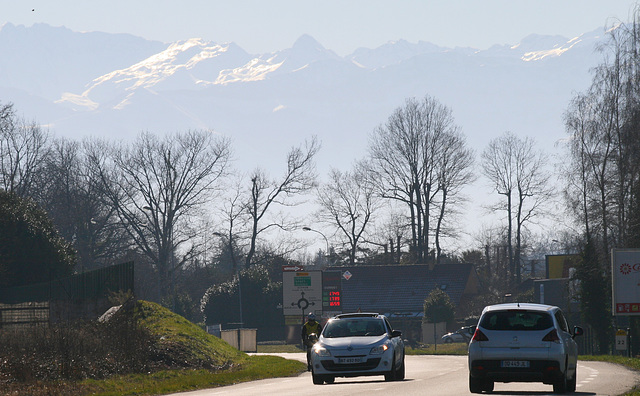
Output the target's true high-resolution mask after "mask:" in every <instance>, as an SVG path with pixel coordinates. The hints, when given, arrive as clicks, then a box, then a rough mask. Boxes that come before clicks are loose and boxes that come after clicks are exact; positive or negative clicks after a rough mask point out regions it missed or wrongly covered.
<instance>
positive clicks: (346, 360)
mask: <svg viewBox="0 0 640 396" xmlns="http://www.w3.org/2000/svg"><path fill="white" fill-rule="evenodd" d="M338 363H340V364H353V363H362V358H361V357H346V358H338Z"/></svg>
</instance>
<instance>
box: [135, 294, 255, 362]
mask: <svg viewBox="0 0 640 396" xmlns="http://www.w3.org/2000/svg"><path fill="white" fill-rule="evenodd" d="M132 312H133V319H134V320H135V322H136V323H138V324H139V325H140V326H141V327H143V328H145V329H147V330H148V331H149V332H150V334H151V337H152V339H153V340H154V343H153V351H152V352H153V354H154V356H153V358H154V360H156V361H161V362H163V363H164V364H166V365H167V366H169V367H192V368H196V367H197V368H209V369H225V368H231V367H234V366H236V365H237V364H239V363H240V362H242V361H243V360H244V359H245V358H246V354H244V353H242V352H240V351H238V350H237V349H235V348H233V347H231V346H230V345H229V344H227V343H226V342H224V341H222V340H221V339H219V338H217V337H215V336H212V335H210V334H207V333H206V332H205V331H203V330H202V329H201V328H200V327H198V326H196V325H195V324H193V323H191V322H189V321H188V320H187V319H185V318H184V317H182V316H180V315H177V314H174V313H173V312H171V311H169V310H168V309H166V308H164V307H162V306H161V305H158V304H156V303H152V302H148V301H138V302H136V303H135V306H134V307H133V310H132Z"/></svg>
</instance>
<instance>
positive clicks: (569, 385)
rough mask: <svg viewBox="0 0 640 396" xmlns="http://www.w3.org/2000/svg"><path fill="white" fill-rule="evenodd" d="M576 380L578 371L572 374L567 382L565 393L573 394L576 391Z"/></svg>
mask: <svg viewBox="0 0 640 396" xmlns="http://www.w3.org/2000/svg"><path fill="white" fill-rule="evenodd" d="M576 378H578V369H577V368H576V371H575V372H574V373H573V378H571V379H570V380H569V381H567V392H575V391H576Z"/></svg>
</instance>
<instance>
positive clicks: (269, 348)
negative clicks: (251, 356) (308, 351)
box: [257, 344, 304, 353]
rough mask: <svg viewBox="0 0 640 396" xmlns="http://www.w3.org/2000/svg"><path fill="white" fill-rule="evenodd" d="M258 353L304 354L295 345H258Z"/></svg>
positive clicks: (298, 346) (302, 350)
mask: <svg viewBox="0 0 640 396" xmlns="http://www.w3.org/2000/svg"><path fill="white" fill-rule="evenodd" d="M257 352H258V353H304V349H302V348H301V347H300V345H298V344H296V345H293V344H276V345H260V344H258V350H257Z"/></svg>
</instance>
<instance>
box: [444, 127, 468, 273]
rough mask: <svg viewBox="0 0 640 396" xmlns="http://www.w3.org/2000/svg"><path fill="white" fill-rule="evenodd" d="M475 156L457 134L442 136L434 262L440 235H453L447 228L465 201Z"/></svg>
mask: <svg viewBox="0 0 640 396" xmlns="http://www.w3.org/2000/svg"><path fill="white" fill-rule="evenodd" d="M474 156H475V154H474V152H473V150H471V149H469V148H468V147H467V144H466V139H465V138H464V136H463V135H462V134H461V133H459V132H458V131H457V130H456V131H451V132H449V133H447V134H446V135H445V136H444V144H443V145H442V154H441V156H440V158H441V160H440V161H439V163H438V164H437V166H438V175H439V177H438V181H439V186H440V191H441V199H440V202H439V206H440V210H439V213H438V216H437V219H436V231H435V245H436V262H437V263H438V262H439V260H440V257H441V255H442V247H441V246H440V238H441V237H442V236H443V235H447V234H448V235H455V227H448V228H445V227H446V223H447V220H449V222H451V221H453V220H455V218H456V216H455V215H456V214H458V212H459V211H458V209H459V207H460V205H461V204H462V203H463V202H464V201H465V197H464V196H463V195H462V189H463V188H464V187H465V186H468V185H469V184H470V183H472V182H473V181H474V180H475V179H476V176H475V173H474V172H473V170H472V166H473V164H474V162H475V158H474Z"/></svg>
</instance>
